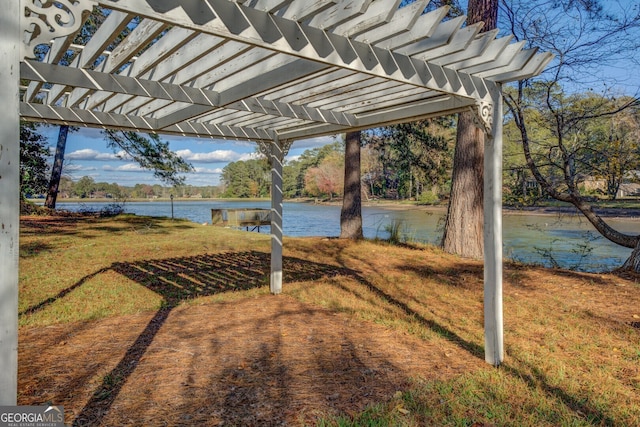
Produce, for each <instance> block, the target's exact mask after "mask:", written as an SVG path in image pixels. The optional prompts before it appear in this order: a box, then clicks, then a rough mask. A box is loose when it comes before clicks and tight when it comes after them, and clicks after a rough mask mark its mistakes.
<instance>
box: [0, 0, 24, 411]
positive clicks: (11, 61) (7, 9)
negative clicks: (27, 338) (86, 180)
mask: <svg viewBox="0 0 640 427" xmlns="http://www.w3.org/2000/svg"><path fill="white" fill-rule="evenodd" d="M0 6H2V14H0V58H2V61H0V100H2V102H0V406H14V405H16V401H17V396H18V249H19V245H18V237H19V221H20V216H19V215H20V118H19V116H18V112H19V110H20V104H19V82H20V76H19V70H20V46H21V39H20V2H19V1H16V0H2V1H0Z"/></svg>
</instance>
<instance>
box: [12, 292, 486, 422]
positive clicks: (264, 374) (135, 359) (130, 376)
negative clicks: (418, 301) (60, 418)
mask: <svg viewBox="0 0 640 427" xmlns="http://www.w3.org/2000/svg"><path fill="white" fill-rule="evenodd" d="M20 342H21V345H20V353H19V357H20V360H19V366H20V372H19V390H20V391H21V394H20V398H19V401H20V402H19V403H20V404H21V405H30V404H41V403H44V402H54V403H56V404H59V405H63V406H64V408H65V412H66V416H67V422H73V423H74V425H104V426H113V425H145V426H153V425H185V426H186V425H189V426H190V425H242V426H258V425H259V426H277V425H302V424H305V423H312V422H314V420H316V419H317V417H318V416H319V415H320V414H323V415H326V414H330V413H354V412H357V411H361V410H362V409H364V407H365V406H366V405H368V404H371V403H376V402H381V401H387V400H389V399H390V398H392V396H393V394H394V393H395V392H396V391H398V390H405V389H407V387H408V386H409V384H410V382H411V379H412V378H416V377H424V378H442V379H444V378H450V377H452V376H455V375H460V374H461V373H464V372H470V371H474V370H476V369H480V368H481V367H483V366H486V365H484V362H483V361H482V360H479V359H478V358H477V357H474V356H472V355H471V354H469V353H468V352H466V351H464V350H462V349H461V348H459V347H457V346H456V345H455V344H453V343H445V344H439V345H443V346H444V347H438V346H436V345H434V344H430V343H428V342H424V341H421V340H419V339H417V338H415V337H412V336H408V335H402V334H400V333H397V332H393V331H391V330H389V329H388V328H384V327H382V326H380V325H376V324H373V323H367V322H360V321H355V320H353V319H351V318H350V317H348V316H346V315H342V314H336V313H334V312H331V311H329V310H326V309H322V308H318V307H315V306H310V305H305V304H302V303H300V302H297V301H296V300H294V299H293V298H291V297H288V296H285V295H280V296H277V297H274V296H269V295H268V296H260V297H257V298H250V299H245V300H241V301H237V302H233V303H219V304H206V305H199V306H181V307H178V308H175V309H173V310H171V309H165V310H161V311H159V312H157V313H150V314H141V315H135V316H123V317H118V318H111V319H105V320H101V321H96V322H88V323H82V324H68V325H57V326H51V327H46V328H30V329H23V330H21V334H20Z"/></svg>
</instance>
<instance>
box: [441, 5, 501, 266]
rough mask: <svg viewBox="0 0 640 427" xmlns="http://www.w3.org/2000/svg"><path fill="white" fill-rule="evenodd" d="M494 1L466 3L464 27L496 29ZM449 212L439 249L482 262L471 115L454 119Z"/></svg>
mask: <svg viewBox="0 0 640 427" xmlns="http://www.w3.org/2000/svg"><path fill="white" fill-rule="evenodd" d="M497 20H498V0H469V6H468V9H467V24H468V25H471V24H475V23H477V22H480V21H482V22H484V27H483V28H482V30H483V31H488V30H492V29H494V28H496V25H497ZM456 137H457V140H456V148H455V154H454V157H453V176H452V178H451V193H450V197H449V209H448V210H447V218H446V221H445V230H444V236H443V238H442V248H443V249H444V251H446V252H449V253H453V254H458V255H460V256H464V257H469V258H482V256H483V253H484V240H483V222H484V215H483V203H482V200H483V163H484V133H483V131H481V130H479V129H478V128H477V127H476V125H475V123H474V120H473V113H460V114H459V115H458V130H457V136H456Z"/></svg>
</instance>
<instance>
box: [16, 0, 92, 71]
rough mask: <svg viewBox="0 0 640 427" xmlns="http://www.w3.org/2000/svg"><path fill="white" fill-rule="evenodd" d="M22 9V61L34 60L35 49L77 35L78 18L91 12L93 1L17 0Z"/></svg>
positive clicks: (80, 23) (79, 22)
mask: <svg viewBox="0 0 640 427" xmlns="http://www.w3.org/2000/svg"><path fill="white" fill-rule="evenodd" d="M20 1H21V7H22V9H23V10H24V15H23V16H22V22H21V28H23V29H24V31H25V38H24V43H23V46H22V47H23V49H22V57H23V58H35V57H36V53H35V48H36V46H38V45H40V44H43V43H50V42H51V41H52V40H53V39H55V38H58V37H65V36H68V35H70V34H74V33H75V32H77V31H78V30H79V29H80V27H81V26H82V24H83V19H82V16H83V14H84V13H85V12H89V11H91V10H92V9H93V5H94V2H93V0H20Z"/></svg>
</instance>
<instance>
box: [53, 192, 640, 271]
mask: <svg viewBox="0 0 640 427" xmlns="http://www.w3.org/2000/svg"><path fill="white" fill-rule="evenodd" d="M106 204H107V203H84V204H83V203H58V208H60V209H68V210H72V211H77V210H81V209H88V210H100V209H101V208H102V207H104V206H105V205H106ZM173 205H174V216H175V217H176V218H185V219H188V220H190V221H193V222H197V223H205V222H207V223H210V222H211V209H222V208H235V209H237V208H264V209H268V208H269V206H270V203H269V202H268V201H259V202H236V201H193V202H183V201H180V202H175V201H174V203H173ZM125 211H126V212H129V213H135V214H138V215H150V216H167V217H170V216H171V203H170V202H127V203H126V204H125ZM362 214H363V218H362V219H363V232H364V235H365V237H366V238H376V237H377V238H381V239H386V238H388V237H389V232H388V228H389V227H390V226H393V225H394V224H395V225H398V226H399V227H400V231H401V234H402V238H404V239H406V240H408V241H415V242H422V243H431V244H437V243H438V242H439V239H440V238H441V236H442V228H443V221H444V220H443V217H444V215H445V211H444V210H443V209H434V210H423V209H406V210H398V209H393V210H392V209H384V208H377V207H365V208H363V212H362ZM283 221H284V224H283V225H284V235H285V236H338V235H339V234H340V207H339V206H326V205H315V204H309V203H293V202H285V203H284V219H283ZM608 222H609V223H610V224H611V225H612V226H613V227H614V228H616V229H617V230H619V231H622V232H628V233H637V229H638V225H639V224H640V220H639V219H637V218H635V219H611V220H608ZM261 232H263V233H269V227H261ZM503 242H504V255H505V257H506V258H512V259H515V260H518V261H522V262H527V263H538V264H543V265H546V266H553V265H554V264H555V265H558V266H560V267H563V268H573V269H577V270H580V271H603V270H610V269H612V268H615V267H617V266H620V265H621V264H622V263H623V262H624V260H625V259H626V258H627V257H628V256H629V254H630V253H631V250H630V249H626V248H622V247H620V246H618V245H615V244H613V243H611V242H609V241H608V240H606V239H604V238H603V237H601V236H600V235H599V234H598V233H597V232H596V231H595V229H594V228H593V227H592V226H591V224H589V223H588V222H587V221H586V220H584V219H583V218H582V217H581V216H579V215H556V216H554V215H536V214H530V213H516V214H512V213H507V214H505V215H504V218H503Z"/></svg>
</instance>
